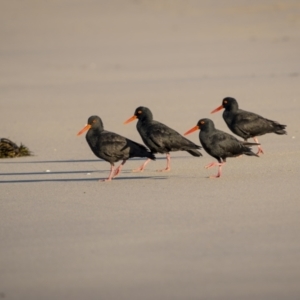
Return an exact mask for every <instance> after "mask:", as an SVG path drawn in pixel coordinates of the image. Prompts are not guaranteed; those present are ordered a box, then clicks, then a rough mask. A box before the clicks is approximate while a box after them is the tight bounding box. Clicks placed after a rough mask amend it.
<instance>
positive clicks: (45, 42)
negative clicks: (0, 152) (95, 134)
mask: <svg viewBox="0 0 300 300" xmlns="http://www.w3.org/2000/svg"><path fill="white" fill-rule="evenodd" d="M0 15H1V28H0V39H1V43H0V53H1V55H0V63H1V68H0V83H1V88H0V109H1V118H0V124H1V132H0V137H6V138H10V139H11V140H13V141H14V142H16V143H18V144H20V143H21V142H22V143H23V144H25V145H26V146H28V147H29V148H30V149H31V150H32V151H33V152H34V156H31V157H26V158H18V159H2V160H1V161H0V188H1V193H0V198H1V201H0V205H1V209H0V238H1V245H0V251H1V252H0V298H1V299H2V298H3V299H22V300H27V299H28V300H35V299H36V300H40V299H43V300H45V299H105V300H109V299H116V300H122V299H130V300H139V299H146V300H147V299H149V300H150V299H151V300H152V299H156V300H158V299H164V300H165V299H170V300H173V299H231V300H235V299H236V300H244V299H249V300H252V299H262V300H269V299H270V300H276V299H285V300H289V299H295V300H296V299H300V284H299V283H300V234H299V232H300V204H299V199H300V196H299V195H300V182H299V178H300V162H299V157H300V134H299V113H300V98H299V95H300V64H299V53H300V17H299V16H300V2H299V1H298V0H295V1H293V0H286V1H271V0H254V1H244V0H243V1H240V0H229V1H216V0H214V1H208V0H207V1H196V0H194V1H192V0H190V1H186V0H185V1H184V0H182V1H181V0H174V1H171V0H169V1H167V0H153V1H146V0H144V1H143V0H135V1H133V0H132V1H129V0H124V1H96V0H94V1H93V0H88V1H75V0H74V1H72V0H54V1H33V0H27V1H16V0H10V1H2V2H1V4H0ZM226 96H232V97H235V98H236V99H237V100H238V101H239V104H240V107H241V108H243V109H245V110H249V111H253V112H256V113H259V114H261V115H263V116H265V117H267V118H269V119H272V120H277V121H279V122H281V123H282V124H286V125H287V131H288V135H284V136H279V135H275V134H269V135H265V136H263V137H260V138H259V140H260V142H261V143H262V146H263V148H264V150H265V154H264V155H262V156H261V157H259V158H256V157H241V158H231V159H228V162H227V164H226V165H225V166H224V168H223V177H221V178H220V179H208V176H209V175H212V174H214V173H216V172H217V169H216V168H214V169H209V170H206V169H204V166H205V165H206V164H208V163H209V162H211V161H213V159H212V158H211V157H210V156H208V155H207V154H206V153H205V152H204V151H202V153H203V157H201V158H195V157H192V156H190V155H189V154H188V153H186V152H177V153H172V161H171V163H172V170H171V172H169V173H158V172H156V169H161V168H163V167H164V166H165V163H166V161H165V156H164V155H157V161H156V162H151V163H150V164H149V165H148V167H147V170H146V171H145V172H143V173H132V172H131V170H132V169H134V168H137V167H138V166H139V165H140V164H141V163H142V161H143V160H140V159H132V160H129V161H127V163H126V164H125V166H124V171H123V172H122V173H121V174H120V176H119V177H118V178H116V179H115V180H113V181H112V182H110V183H101V182H98V179H99V178H105V177H107V176H108V173H109V164H108V163H107V162H105V161H101V160H99V159H97V158H96V157H95V156H94V155H93V153H92V152H91V151H90V149H89V147H88V145H87V143H86V141H85V138H84V136H80V137H77V136H76V133H77V132H78V131H79V130H80V129H81V128H82V127H83V126H84V125H85V123H86V121H87V119H88V117H89V116H90V115H94V114H96V115H99V116H100V117H101V118H102V120H103V122H104V125H105V128H106V129H108V130H111V131H114V132H117V133H119V134H121V135H123V136H126V137H128V138H131V139H133V140H135V141H137V142H141V138H140V136H139V134H138V132H137V131H136V128H135V124H134V123H131V124H128V125H123V122H124V121H125V120H126V119H128V118H129V117H130V116H132V115H133V112H134V110H135V108H136V107H137V106H139V105H144V106H148V107H149V108H150V109H151V110H152V112H153V114H154V118H155V119H156V120H159V121H161V122H163V123H165V124H167V125H169V126H170V127H172V128H174V129H176V130H177V131H178V132H180V133H184V132H185V131H187V130H188V129H190V128H191V127H193V126H195V125H196V123H197V121H198V120H199V119H200V118H203V117H209V118H211V119H212V120H213V121H214V122H215V124H216V126H217V127H218V128H219V129H221V130H224V131H226V132H229V129H228V128H227V126H226V124H225V123H224V121H223V119H222V114H221V113H217V114H213V115H211V114H210V111H212V110H213V109H214V108H216V107H217V106H219V105H220V104H221V101H222V99H223V98H224V97H226ZM189 138H190V139H191V140H192V141H194V142H195V143H197V144H199V139H198V133H194V134H192V135H190V136H189ZM255 150H256V149H255ZM47 170H48V172H47Z"/></svg>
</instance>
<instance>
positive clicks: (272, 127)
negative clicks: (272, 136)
mask: <svg viewBox="0 0 300 300" xmlns="http://www.w3.org/2000/svg"><path fill="white" fill-rule="evenodd" d="M223 108H225V110H224V112H223V119H224V121H225V122H226V124H227V126H228V128H229V129H230V130H231V131H232V132H233V133H235V134H236V135H238V136H240V137H242V138H243V139H244V140H245V141H247V139H249V138H253V139H254V141H255V142H256V143H258V139H257V138H256V136H259V135H264V134H266V133H276V134H286V131H285V130H284V129H285V127H286V125H281V124H279V123H278V122H276V121H272V120H268V119H265V118H263V117H261V116H259V115H257V114H255V113H252V112H249V111H245V110H242V109H239V105H238V103H237V101H236V100H235V99H234V98H231V97H226V98H224V99H223V102H222V105H221V106H219V107H217V108H216V109H214V110H213V111H212V112H211V113H215V112H217V111H219V110H221V109H223ZM260 153H262V154H263V153H264V152H263V149H262V148H261V146H258V152H257V154H258V155H259V154H260Z"/></svg>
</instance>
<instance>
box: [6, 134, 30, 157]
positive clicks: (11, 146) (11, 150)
mask: <svg viewBox="0 0 300 300" xmlns="http://www.w3.org/2000/svg"><path fill="white" fill-rule="evenodd" d="M31 155H32V153H31V151H30V150H29V149H28V148H27V147H26V146H24V145H22V144H21V145H20V147H18V146H17V145H16V144H15V143H14V142H12V141H11V140H9V139H5V138H0V158H13V157H21V156H31Z"/></svg>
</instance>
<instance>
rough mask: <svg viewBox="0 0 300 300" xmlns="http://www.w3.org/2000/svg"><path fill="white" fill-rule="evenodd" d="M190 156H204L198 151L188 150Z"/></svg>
mask: <svg viewBox="0 0 300 300" xmlns="http://www.w3.org/2000/svg"><path fill="white" fill-rule="evenodd" d="M186 151H187V152H188V153H189V154H191V155H193V156H197V157H199V156H202V154H201V153H200V152H199V151H198V150H193V149H192V150H186Z"/></svg>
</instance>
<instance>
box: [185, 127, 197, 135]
mask: <svg viewBox="0 0 300 300" xmlns="http://www.w3.org/2000/svg"><path fill="white" fill-rule="evenodd" d="M198 129H199V126H198V125H196V126H195V127H193V128H191V129H190V130H188V131H187V132H186V133H185V134H184V135H188V134H190V133H192V132H194V131H196V130H198Z"/></svg>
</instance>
